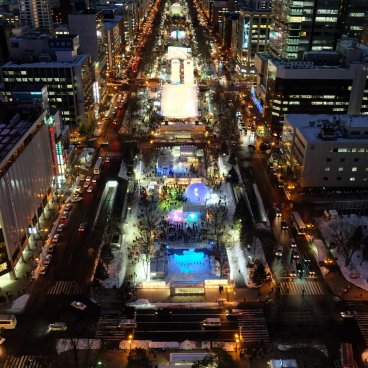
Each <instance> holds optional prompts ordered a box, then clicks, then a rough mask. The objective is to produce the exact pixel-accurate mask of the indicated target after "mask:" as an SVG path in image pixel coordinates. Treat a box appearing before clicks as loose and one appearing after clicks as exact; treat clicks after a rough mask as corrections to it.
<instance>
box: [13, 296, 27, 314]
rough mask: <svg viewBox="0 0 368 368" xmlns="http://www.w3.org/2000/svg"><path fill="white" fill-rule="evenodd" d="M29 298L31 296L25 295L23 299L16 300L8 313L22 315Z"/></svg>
mask: <svg viewBox="0 0 368 368" xmlns="http://www.w3.org/2000/svg"><path fill="white" fill-rule="evenodd" d="M29 297H30V294H24V295H22V296H21V297H19V298H17V299H15V300H14V302H13V304H12V306H11V308H10V309H9V310H8V312H9V313H14V314H17V313H22V312H23V311H24V308H25V307H26V305H27V303H28V299H29Z"/></svg>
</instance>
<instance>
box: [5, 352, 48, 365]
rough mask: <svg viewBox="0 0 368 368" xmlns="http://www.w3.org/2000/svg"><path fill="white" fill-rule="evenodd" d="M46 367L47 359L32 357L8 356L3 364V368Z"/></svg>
mask: <svg viewBox="0 0 368 368" xmlns="http://www.w3.org/2000/svg"><path fill="white" fill-rule="evenodd" d="M47 366H48V365H47V357H45V356H32V355H22V356H19V357H16V356H9V357H7V359H6V361H5V363H4V368H45V367H47Z"/></svg>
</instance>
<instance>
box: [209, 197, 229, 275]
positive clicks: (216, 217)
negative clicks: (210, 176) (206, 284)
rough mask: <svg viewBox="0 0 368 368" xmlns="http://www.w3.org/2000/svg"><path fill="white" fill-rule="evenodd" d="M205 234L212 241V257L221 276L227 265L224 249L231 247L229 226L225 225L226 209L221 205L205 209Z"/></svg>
mask: <svg viewBox="0 0 368 368" xmlns="http://www.w3.org/2000/svg"><path fill="white" fill-rule="evenodd" d="M207 215H208V222H207V234H208V236H209V237H210V238H211V239H212V240H213V242H214V245H213V255H214V257H215V259H216V260H217V261H218V263H219V267H220V274H221V276H223V274H224V270H225V267H226V264H227V260H228V259H227V251H226V248H227V247H229V246H231V241H230V236H229V226H228V225H227V208H226V207H225V206H223V205H221V204H219V205H218V206H212V207H210V208H208V209H207Z"/></svg>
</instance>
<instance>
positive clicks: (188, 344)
mask: <svg viewBox="0 0 368 368" xmlns="http://www.w3.org/2000/svg"><path fill="white" fill-rule="evenodd" d="M196 347H197V345H196V343H195V341H189V340H185V341H183V342H182V343H180V349H182V350H194V349H196Z"/></svg>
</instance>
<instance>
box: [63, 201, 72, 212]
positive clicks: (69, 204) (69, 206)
mask: <svg viewBox="0 0 368 368" xmlns="http://www.w3.org/2000/svg"><path fill="white" fill-rule="evenodd" d="M72 208H73V205H72V204H71V203H67V204H66V205H65V207H64V209H65V211H70V210H71V209H72Z"/></svg>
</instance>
